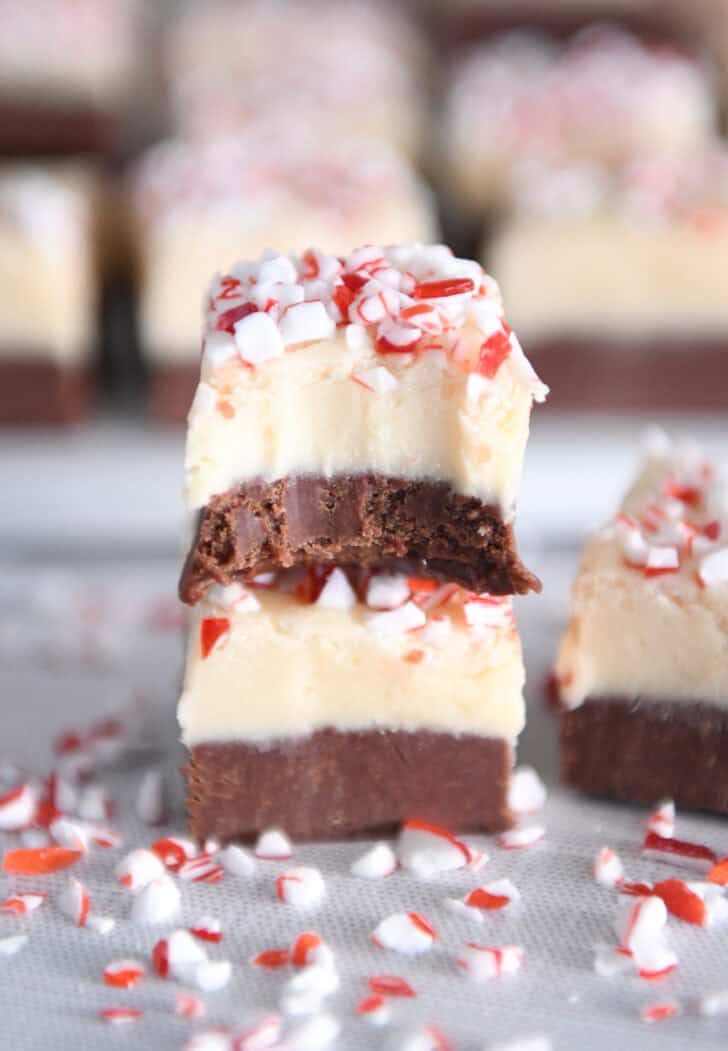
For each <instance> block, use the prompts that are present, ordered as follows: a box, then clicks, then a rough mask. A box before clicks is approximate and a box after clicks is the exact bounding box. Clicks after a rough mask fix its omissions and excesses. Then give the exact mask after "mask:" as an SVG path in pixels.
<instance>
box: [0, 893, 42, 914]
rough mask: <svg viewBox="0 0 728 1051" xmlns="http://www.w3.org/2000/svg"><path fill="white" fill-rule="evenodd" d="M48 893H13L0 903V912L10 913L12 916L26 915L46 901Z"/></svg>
mask: <svg viewBox="0 0 728 1051" xmlns="http://www.w3.org/2000/svg"><path fill="white" fill-rule="evenodd" d="M47 899H48V895H47V894H46V893H44V892H40V893H38V894H13V895H12V896H11V897H9V898H6V899H5V901H3V902H2V903H0V912H7V913H11V914H12V915H14V916H28V915H29V914H30V913H31V912H35V910H36V909H39V908H40V906H41V905H43V904H44V903H45V901H47Z"/></svg>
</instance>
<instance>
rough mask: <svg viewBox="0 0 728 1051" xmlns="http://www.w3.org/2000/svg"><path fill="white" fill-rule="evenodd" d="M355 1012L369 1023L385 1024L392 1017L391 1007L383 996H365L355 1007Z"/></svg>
mask: <svg viewBox="0 0 728 1051" xmlns="http://www.w3.org/2000/svg"><path fill="white" fill-rule="evenodd" d="M355 1011H356V1014H358V1015H360V1016H361V1017H362V1018H365V1019H366V1020H367V1021H368V1022H369V1023H370V1024H371V1025H387V1024H388V1023H389V1022H390V1020H391V1018H392V1008H391V1006H390V1005H389V1004H388V1003H387V1001H386V1000H385V999H384V997H383V996H378V995H376V994H373V995H371V996H365V997H364V998H363V999H362V1000H360V1001H359V1003H358V1004H357V1005H356V1008H355Z"/></svg>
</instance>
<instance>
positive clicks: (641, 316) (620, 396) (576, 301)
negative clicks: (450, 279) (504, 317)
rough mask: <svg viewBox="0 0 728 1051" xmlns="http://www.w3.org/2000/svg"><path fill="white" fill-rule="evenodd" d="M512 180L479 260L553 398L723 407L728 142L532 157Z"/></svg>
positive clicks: (727, 337) (727, 380) (727, 331)
mask: <svg viewBox="0 0 728 1051" xmlns="http://www.w3.org/2000/svg"><path fill="white" fill-rule="evenodd" d="M511 185H512V193H511V197H512V206H511V209H510V214H509V215H508V216H507V217H506V218H504V219H503V221H502V222H501V224H500V228H499V229H498V231H497V232H496V233H495V235H494V238H493V240H492V242H491V244H490V247H489V250H488V251H487V253H486V257H487V260H488V262H489V264H490V265H491V266H492V267H493V269H494V271H495V272H496V273H497V274H498V276H499V279H500V284H501V289H502V292H503V296H504V298H505V301H506V302H507V303H509V304H510V305H511V309H510V315H511V320H512V322H513V324H514V325H515V326H516V327H517V329H518V331H519V332H520V333H521V335H522V337H523V338H524V340H527V341H528V347H529V352H530V354H531V355H532V357H533V359H534V361H535V362H536V364H537V366H538V367H539V368H540V369H542V370H543V373H544V375H545V376H546V377H547V379H548V380H549V381H550V382H552V383H553V385H554V386H555V387H556V388H557V392H558V393H557V399H558V400H559V401H560V403H561V404H568V405H572V406H579V407H580V408H584V407H585V406H589V405H595V406H617V407H628V406H636V407H644V406H650V407H679V408H685V407H686V406H688V405H694V406H709V405H712V406H715V407H716V408H723V407H724V406H725V404H726V399H727V398H728V377H726V370H725V367H724V359H725V351H726V348H727V347H728V297H726V281H725V274H726V273H728V149H726V147H725V146H724V145H722V144H720V143H718V142H717V141H711V142H709V143H707V144H705V145H703V146H701V147H699V148H697V147H696V148H695V149H692V150H691V151H690V152H689V153H688V154H687V155H686V156H682V157H673V158H655V157H651V158H642V159H639V158H636V159H633V160H632V161H631V162H630V163H628V164H626V165H623V166H621V167H618V168H614V167H612V168H610V167H608V166H606V165H603V164H595V163H594V162H588V163H584V162H581V163H576V162H571V163H560V164H555V163H554V164H545V163H541V162H536V163H533V162H532V163H529V164H526V165H522V166H521V167H520V168H519V169H518V170H517V171H516V173H514V176H513V179H512V181H511Z"/></svg>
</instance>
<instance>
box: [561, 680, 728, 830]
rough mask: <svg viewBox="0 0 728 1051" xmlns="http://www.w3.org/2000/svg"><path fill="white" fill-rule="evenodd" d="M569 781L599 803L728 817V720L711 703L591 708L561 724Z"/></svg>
mask: <svg viewBox="0 0 728 1051" xmlns="http://www.w3.org/2000/svg"><path fill="white" fill-rule="evenodd" d="M561 777H562V780H563V782H564V784H566V785H570V786H572V787H573V788H579V789H581V790H582V791H584V792H591V793H593V794H595V795H603V796H613V797H615V798H617V799H625V800H630V801H632V802H635V803H646V804H651V803H654V802H655V801H656V800H658V799H660V798H662V797H664V796H669V797H670V798H672V799H674V800H675V802H676V803H677V804H678V805H679V806H683V807H691V808H694V809H696V810H714V811H717V812H718V813H722V814H725V813H728V712H725V711H722V710H721V709H720V708H716V707H715V706H714V705H711V704H707V703H686V702H678V701H675V702H672V701H648V700H625V699H623V698H604V699H602V698H599V699H595V700H587V701H585V702H584V704H582V705H581V706H580V707H579V708H575V709H574V710H573V711H569V712H565V713H564V715H563V716H562V721H561Z"/></svg>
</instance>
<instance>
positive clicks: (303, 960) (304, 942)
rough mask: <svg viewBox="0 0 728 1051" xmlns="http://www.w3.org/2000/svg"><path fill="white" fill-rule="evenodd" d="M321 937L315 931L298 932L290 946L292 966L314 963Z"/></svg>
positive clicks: (320, 944)
mask: <svg viewBox="0 0 728 1051" xmlns="http://www.w3.org/2000/svg"><path fill="white" fill-rule="evenodd" d="M323 944H324V943H323V939H322V937H321V935H320V934H317V933H316V932H315V931H304V932H303V933H302V934H299V935H298V937H297V938H296V940H295V941H294V943H293V945H292V946H291V951H290V959H291V963H292V964H293V966H294V967H306V966H308V964H311V963H314V961H315V960H316V955H317V951H318V950H319V949H320V948H321V946H322V945H323Z"/></svg>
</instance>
